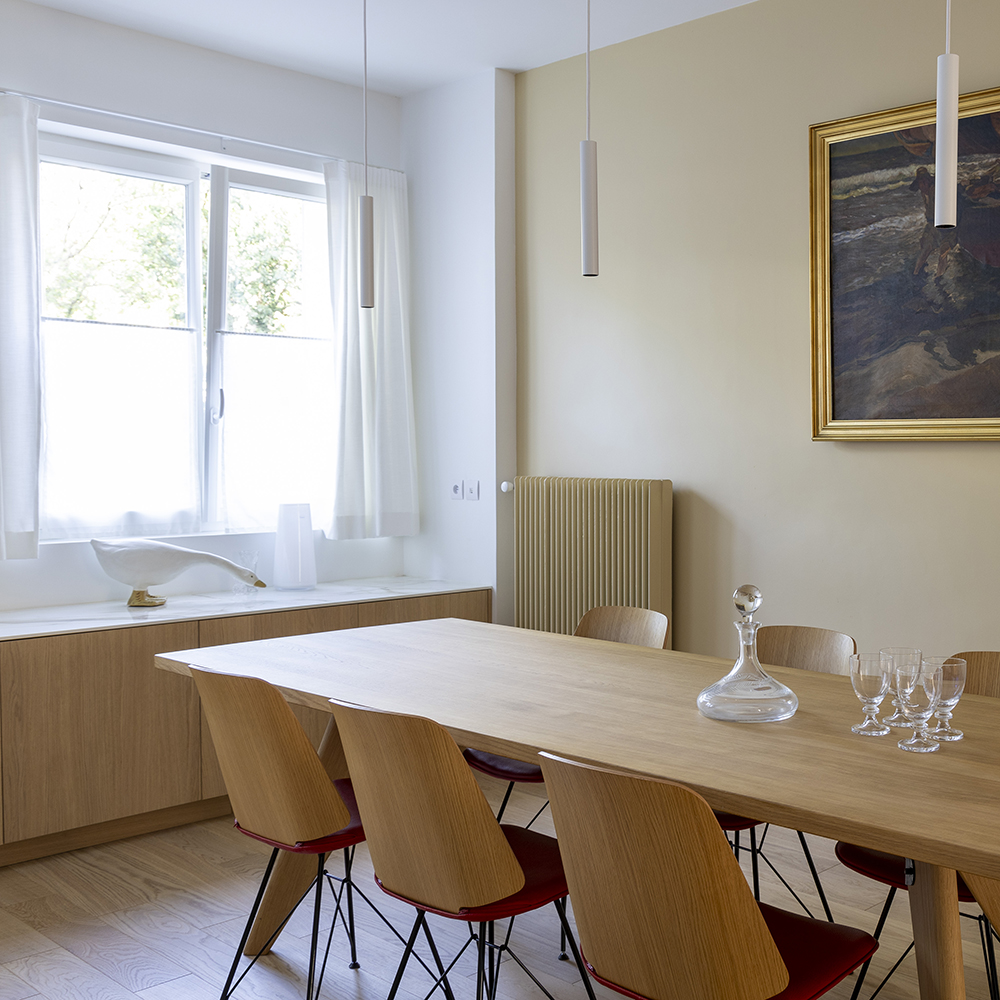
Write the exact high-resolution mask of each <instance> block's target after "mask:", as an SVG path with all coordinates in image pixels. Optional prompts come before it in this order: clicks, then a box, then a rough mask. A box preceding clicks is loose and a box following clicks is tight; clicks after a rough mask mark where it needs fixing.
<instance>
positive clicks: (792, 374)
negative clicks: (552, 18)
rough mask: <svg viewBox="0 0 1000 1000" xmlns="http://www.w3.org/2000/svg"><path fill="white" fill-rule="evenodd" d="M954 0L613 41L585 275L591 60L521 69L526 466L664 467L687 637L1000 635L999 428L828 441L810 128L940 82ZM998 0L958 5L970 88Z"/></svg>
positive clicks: (929, 639) (712, 643)
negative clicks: (911, 438) (597, 252)
mask: <svg viewBox="0 0 1000 1000" xmlns="http://www.w3.org/2000/svg"><path fill="white" fill-rule="evenodd" d="M943 31H944V5H943V4H942V3H940V2H939V0H839V2H837V3H827V2H821V0H757V2H755V3H751V4H747V5H745V6H742V7H738V8H736V9H734V10H729V11H726V12H723V13H719V14H715V15H713V16H711V17H706V18H703V19H701V20H699V21H694V22H691V23H689V24H685V25H681V26H678V27H676V28H670V29H668V30H666V31H662V32H658V33H656V34H653V35H647V36H645V37H643V38H638V39H634V40H632V41H629V42H624V43H622V44H620V45H615V46H611V47H609V48H606V49H601V50H599V51H598V52H596V53H594V57H593V65H592V75H593V79H592V87H593V92H592V99H593V137H594V139H596V140H597V141H598V146H599V151H600V191H601V219H600V225H601V275H600V277H599V278H593V279H589V278H588V279H584V278H582V277H581V276H580V270H579V267H580V265H579V261H580V249H579V247H580V237H579V232H580V230H579V225H580V223H579V181H578V176H579V175H578V169H579V168H578V149H579V145H578V144H579V140H580V139H581V138H582V137H583V129H584V68H583V60H582V59H574V60H568V61H566V62H563V63H557V64H555V65H552V66H547V67H543V68H541V69H538V70H532V71H530V72H527V73H523V74H520V75H519V76H518V78H517V158H518V172H517V186H518V190H517V197H518V227H519V229H518V274H517V281H518V328H519V329H518V366H519V377H518V393H519V407H518V429H519V441H518V462H519V471H520V472H521V473H523V474H529V475H573V476H628V477H650V478H669V479H672V480H673V481H674V488H675V491H676V492H675V508H674V509H675V531H674V554H675V564H674V614H675V621H674V645H675V647H676V648H678V649H685V650H692V651H695V652H700V653H710V654H718V655H731V654H734V653H735V652H736V641H735V632H734V629H733V627H732V625H731V624H730V623H731V622H732V621H733V619H734V618H735V613H734V608H733V606H732V603H731V600H730V595H731V593H732V591H733V589H734V588H735V587H736V586H737V585H739V584H741V583H755V584H757V585H758V586H759V587H760V588H761V589H762V591H763V593H764V605H763V607H762V608H761V612H760V615H759V617H760V618H761V619H762V620H763V621H764V622H771V623H799V624H811V625H821V626H826V627H829V628H834V629H840V630H843V631H846V632H849V633H851V634H853V635H854V636H855V637H856V638H857V640H858V642H859V644H860V645H861V646H863V647H865V648H867V649H873V648H874V649H877V648H878V647H879V646H884V645H895V644H899V645H917V646H921V647H922V648H923V649H924V650H925V651H927V652H934V653H943V654H948V653H953V652H956V651H957V650H960V649H997V648H1000V630H998V627H997V611H996V606H995V604H994V596H995V594H996V592H997V587H996V577H997V573H998V567H1000V522H998V519H997V496H998V494H1000V442H972V443H946V442H928V443H891V442H862V443H853V442H831V441H819V442H814V441H812V440H811V423H810V402H811V400H810V300H809V162H808V128H809V126H810V125H811V124H814V123H818V122H824V121H830V120H834V119H838V118H843V117H847V116H851V115H857V114H862V113H866V112H874V111H880V110H883V109H888V108H893V107H898V106H900V105H905V104H911V103H915V102H918V101H925V100H929V99H932V98H933V96H934V81H935V59H936V57H937V55H938V53H939V52H940V51H941V47H942V44H943V37H942V36H943ZM998 37H1000V8H998V6H997V4H996V3H994V2H992V0H990V2H987V0H967V2H963V3H962V4H960V5H956V6H955V10H954V24H953V34H952V45H953V51H956V52H958V53H960V54H961V60H962V91H963V92H969V91H974V90H978V89H982V88H987V87H996V86H997V85H998V84H1000V74H998V72H997V60H996V39H997V38H998Z"/></svg>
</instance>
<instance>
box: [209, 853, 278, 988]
mask: <svg viewBox="0 0 1000 1000" xmlns="http://www.w3.org/2000/svg"><path fill="white" fill-rule="evenodd" d="M277 857H278V848H277V847H276V848H274V850H273V851H271V858H270V860H269V861H268V862H267V868H266V869H265V870H264V877H263V878H262V879H261V880H260V888H259V889H258V890H257V898H256V899H255V900H254V901H253V906H252V907H251V909H250V916H249V917H248V918H247V924H246V927H244V928H243V937H241V938H240V943H239V946H238V947H237V948H236V956H235V957H234V958H233V965H232V968H231V969H230V970H229V976H228V977H227V979H226V985H225V986H223V987H222V994H221V996H220V998H219V1000H226V998H227V997H228V996H229V987H230V986H232V983H233V977H234V976H235V975H236V970H237V969H238V968H239V964H240V957H241V956H242V955H243V949H244V948H245V947H246V946H247V939H248V938H249V937H250V928H251V927H253V922H254V920H255V919H256V918H257V911H258V910H259V909H260V901H261V900H262V899H263V898H264V890H265V889H266V888H267V883H268V882H269V881H270V879H271V872H272V871H273V870H274V862H275V861H276V860H277Z"/></svg>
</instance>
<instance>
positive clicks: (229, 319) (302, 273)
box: [226, 188, 333, 337]
mask: <svg viewBox="0 0 1000 1000" xmlns="http://www.w3.org/2000/svg"><path fill="white" fill-rule="evenodd" d="M327 260H328V249H327V236H326V206H325V205H323V204H322V203H320V202H314V201H307V200H306V199H304V198H294V197H290V196H285V195H278V194H266V193H263V192H260V191H248V190H244V189H242V188H231V189H230V191H229V252H228V267H229V275H228V294H227V300H226V329H227V330H235V331H239V332H241V333H264V334H285V335H287V334H292V335H296V336H300V337H329V336H330V335H331V331H332V327H333V317H332V310H331V307H330V274H329V266H328V263H327Z"/></svg>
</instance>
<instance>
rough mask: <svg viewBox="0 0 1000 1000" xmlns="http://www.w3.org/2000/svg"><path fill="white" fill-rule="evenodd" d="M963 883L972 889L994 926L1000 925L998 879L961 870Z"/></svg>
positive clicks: (999, 884) (999, 883) (999, 889)
mask: <svg viewBox="0 0 1000 1000" xmlns="http://www.w3.org/2000/svg"><path fill="white" fill-rule="evenodd" d="M962 878H964V879H965V884H966V885H967V886H968V887H969V888H970V889H971V890H972V895H973V896H975V897H976V902H977V903H978V904H979V905H980V906H981V907H982V910H983V913H985V914H986V916H987V917H989V919H990V922H991V923H992V924H993V926H994V927H1000V881H997V879H995V878H987V877H986V876H985V875H971V874H969V873H968V872H962Z"/></svg>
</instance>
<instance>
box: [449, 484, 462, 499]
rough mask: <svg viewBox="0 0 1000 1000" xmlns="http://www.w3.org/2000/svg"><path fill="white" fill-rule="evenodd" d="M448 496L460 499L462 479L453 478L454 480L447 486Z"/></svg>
mask: <svg viewBox="0 0 1000 1000" xmlns="http://www.w3.org/2000/svg"><path fill="white" fill-rule="evenodd" d="M448 496H450V497H451V498H452V500H461V499H462V480H461V479H457V480H455V482H453V483H451V484H450V485H449V486H448Z"/></svg>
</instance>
